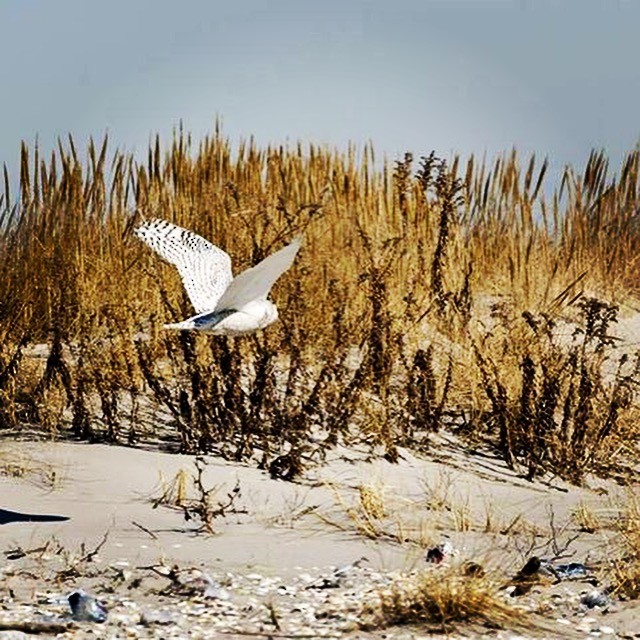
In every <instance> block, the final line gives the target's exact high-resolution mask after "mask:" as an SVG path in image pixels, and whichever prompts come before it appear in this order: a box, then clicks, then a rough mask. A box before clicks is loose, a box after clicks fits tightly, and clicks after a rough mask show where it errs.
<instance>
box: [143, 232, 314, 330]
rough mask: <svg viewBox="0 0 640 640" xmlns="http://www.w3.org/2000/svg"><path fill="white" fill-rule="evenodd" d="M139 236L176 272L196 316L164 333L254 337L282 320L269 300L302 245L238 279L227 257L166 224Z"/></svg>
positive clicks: (272, 257) (292, 246) (289, 247)
mask: <svg viewBox="0 0 640 640" xmlns="http://www.w3.org/2000/svg"><path fill="white" fill-rule="evenodd" d="M135 233H136V235H137V236H138V237H139V238H141V239H142V240H144V242H146V243H147V244H148V245H149V246H150V247H151V248H152V249H153V250H154V251H156V252H157V253H158V254H159V255H160V257H162V258H164V259H165V260H166V261H167V262H170V263H171V264H173V265H175V266H176V267H177V269H178V272H179V273H180V276H181V277H182V282H183V284H184V288H185V289H186V291H187V294H188V296H189V299H190V300H191V303H192V304H193V307H194V309H195V311H196V315H195V316H192V317H191V318H188V319H187V320H183V321H182V322H177V323H175V324H165V325H164V328H165V329H178V330H190V329H193V330H196V331H205V332H207V333H213V334H216V335H239V334H243V333H252V332H254V331H258V330H260V329H264V328H265V327H267V326H269V325H270V324H272V323H273V322H275V321H276V320H277V319H278V310H277V308H276V305H275V304H273V302H271V301H270V300H268V299H267V296H268V295H269V291H270V290H271V287H272V286H273V284H274V283H275V281H276V280H277V279H278V278H279V277H280V276H281V275H282V274H283V273H284V272H285V271H286V270H287V269H288V268H289V267H290V266H291V265H292V263H293V260H294V258H295V257H296V254H297V253H298V249H299V248H300V245H301V243H302V239H301V238H296V239H295V240H294V241H293V242H292V243H291V244H288V245H287V246H286V247H284V248H282V249H280V250H279V251H276V252H275V253H272V254H271V255H270V256H268V257H266V258H265V259H264V260H263V261H262V262H259V263H258V264H257V265H255V266H254V267H251V268H250V269H247V270H246V271H243V272H242V273H241V274H239V275H237V276H236V277H235V278H234V277H233V275H232V273H231V258H230V257H229V256H228V254H226V253H225V252H224V251H223V250H222V249H219V248H218V247H216V246H214V245H213V244H211V243H210V242H209V241H208V240H205V239H204V238H202V237H200V236H199V235H197V234H195V233H193V232H192V231H188V230H187V229H183V228H181V227H178V226H176V225H175V224H171V223H170V222H166V221H165V220H150V221H149V222H145V223H144V224H142V225H141V226H139V227H138V228H137V229H136V230H135Z"/></svg>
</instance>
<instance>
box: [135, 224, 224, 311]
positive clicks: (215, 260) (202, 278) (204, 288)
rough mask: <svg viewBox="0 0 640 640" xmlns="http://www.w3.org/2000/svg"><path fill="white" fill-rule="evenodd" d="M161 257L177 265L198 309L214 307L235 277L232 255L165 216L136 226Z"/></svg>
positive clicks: (208, 309)
mask: <svg viewBox="0 0 640 640" xmlns="http://www.w3.org/2000/svg"><path fill="white" fill-rule="evenodd" d="M135 233H136V235H137V236H138V237H139V238H140V239H141V240H143V241H144V242H146V243H147V244H148V245H149V246H150V247H151V248H152V249H153V250H154V251H155V252H156V253H157V254H158V255H159V256H160V257H161V258H163V259H164V260H166V261H167V262H170V263H171V264H173V265H175V266H176V267H177V269H178V272H179V273H180V276H181V278H182V283H183V284H184V288H185V290H186V292H187V295H188V296H189V299H190V300H191V303H192V304H193V307H194V309H195V310H196V313H202V312H204V311H213V310H214V309H215V308H216V305H217V304H218V301H219V300H220V298H221V297H222V295H223V294H224V292H225V290H226V288H227V287H228V286H229V283H230V282H231V281H232V280H233V274H232V272H231V258H230V257H229V255H228V254H227V253H225V252H224V251H223V250H222V249H219V248H218V247H216V246H215V245H213V244H211V243H210V242H209V241H208V240H205V239H204V238H202V237H201V236H199V235H198V234H196V233H193V232H192V231H189V230H187V229H183V228H182V227H178V226H176V225H175V224H172V223H170V222H167V221H165V220H157V219H156V220H150V221H149V222H145V223H144V224H142V225H141V226H139V227H138V228H137V229H136V230H135Z"/></svg>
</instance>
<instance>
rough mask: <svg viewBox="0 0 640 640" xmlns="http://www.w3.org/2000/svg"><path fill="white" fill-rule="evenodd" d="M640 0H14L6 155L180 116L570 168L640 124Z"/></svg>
mask: <svg viewBox="0 0 640 640" xmlns="http://www.w3.org/2000/svg"><path fill="white" fill-rule="evenodd" d="M638 33H640V0H627V1H623V0H601V1H595V0H555V1H551V0H529V1H523V0H520V1H518V0H395V1H393V2H392V1H391V0H384V1H383V0H219V1H216V0H211V1H207V0H184V1H183V2H176V1H175V0H170V1H169V0H133V1H132V0H109V2H98V1H97V0H56V1H55V2H52V1H51V0H4V1H3V2H1V3H0V60H1V63H0V114H1V115H2V118H1V120H0V164H2V163H6V165H7V167H8V169H9V172H10V175H11V176H12V177H13V176H15V177H16V178H17V168H18V158H19V148H20V141H21V140H25V141H26V142H28V143H29V144H33V142H34V141H35V140H36V137H37V139H38V142H39V145H40V148H41V150H42V151H43V152H45V153H47V152H50V150H51V149H52V148H54V147H55V145H56V140H57V139H58V137H60V136H63V137H66V135H67V134H68V133H72V134H73V136H74V139H75V141H76V143H77V144H78V145H79V146H84V145H85V144H86V142H87V140H88V138H89V136H93V137H94V138H97V139H101V138H102V136H103V135H104V133H105V132H108V133H109V136H110V140H111V141H112V147H111V148H112V150H113V149H115V147H118V148H120V149H122V150H125V151H130V152H133V153H135V154H136V155H137V157H139V158H141V159H144V158H145V156H146V149H147V145H148V143H149V140H150V139H151V137H152V136H154V135H155V134H156V133H159V134H160V136H161V140H164V141H167V142H168V141H170V138H171V132H172V131H173V130H174V128H176V127H177V126H178V125H179V123H180V122H181V121H182V122H183V125H184V128H185V130H187V131H190V132H191V133H192V137H193V138H194V140H196V141H197V140H198V139H199V138H200V137H201V136H203V135H205V134H206V133H210V132H211V131H212V130H213V127H214V123H215V120H216V118H220V119H221V120H222V125H223V132H224V133H225V134H226V135H227V136H228V137H229V138H230V139H231V141H232V142H233V143H234V144H237V142H238V141H239V140H240V139H241V138H247V137H249V136H251V135H253V136H254V137H255V139H256V141H257V142H258V143H259V144H261V145H266V144H270V143H271V144H283V143H295V142H297V141H299V140H300V141H303V142H313V143H317V144H326V145H329V146H332V147H339V148H346V146H347V145H348V144H349V143H350V142H351V143H354V144H356V145H357V146H358V147H359V148H362V146H363V145H364V144H366V143H367V142H372V143H373V146H374V149H375V150H376V154H377V156H378V157H381V156H384V155H386V156H387V157H388V158H390V159H395V158H398V157H399V156H400V155H401V154H403V153H404V152H405V151H411V152H412V153H414V155H415V156H416V157H418V156H420V155H427V154H428V153H429V152H430V151H431V150H435V151H436V152H437V153H438V154H439V155H442V156H444V157H449V156H451V154H453V153H460V154H462V155H463V156H465V157H466V156H468V155H469V154H470V153H475V154H476V155H480V156H482V155H483V154H486V155H487V157H489V158H491V157H493V155H494V154H496V153H498V152H501V151H505V150H506V151H508V150H510V149H511V148H512V147H513V146H515V147H516V148H518V149H519V150H520V151H521V152H523V153H524V154H528V153H531V152H535V153H536V154H537V155H539V156H549V158H550V160H551V163H552V168H554V167H555V169H556V171H557V172H559V170H560V169H561V167H562V166H564V165H565V164H567V163H570V164H573V165H574V166H576V167H578V168H579V167H581V166H583V165H584V162H585V161H586V159H587V157H588V154H589V151H590V150H591V149H592V148H597V149H600V148H603V149H604V150H605V151H606V152H607V153H608V155H609V156H610V157H611V159H612V161H613V163H614V164H615V165H617V164H619V162H620V160H621V158H622V157H623V155H624V153H625V152H627V151H629V150H631V149H633V148H634V146H636V145H637V144H638V140H639V139H640V37H639V36H638Z"/></svg>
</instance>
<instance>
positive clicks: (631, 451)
mask: <svg viewBox="0 0 640 640" xmlns="http://www.w3.org/2000/svg"><path fill="white" fill-rule="evenodd" d="M520 163H521V159H520V158H518V156H517V154H516V153H515V152H514V153H513V154H511V155H509V156H505V157H501V158H499V159H497V160H496V161H495V163H494V164H493V165H492V166H489V165H485V164H479V163H478V162H477V160H476V159H475V158H474V157H471V158H470V159H469V160H467V161H466V164H465V163H463V162H462V161H461V160H460V159H459V158H453V159H451V160H450V161H449V162H444V161H442V160H440V159H438V158H436V157H435V156H434V155H433V154H431V155H429V156H426V157H424V158H422V159H421V160H420V161H419V162H418V163H417V166H414V160H413V158H412V157H411V155H409V154H407V155H406V156H405V157H404V159H403V160H402V161H400V162H397V163H396V164H395V166H394V167H393V168H391V167H388V166H385V167H382V168H380V167H379V165H378V164H376V160H375V157H374V152H373V149H372V148H371V147H367V148H365V149H364V151H363V152H362V154H361V155H360V156H358V155H357V154H356V153H355V152H354V151H353V150H350V151H348V152H347V153H338V152H333V151H329V150H326V149H320V148H317V147H314V146H309V147H308V148H303V146H302V145H297V146H295V147H291V148H283V147H278V148H267V149H259V148H257V147H256V146H255V145H254V144H253V143H242V144H240V146H239V148H238V149H237V150H235V151H233V150H232V148H231V146H230V144H229V142H228V141H227V140H226V139H225V138H224V137H223V135H222V133H221V132H220V131H219V130H216V132H215V133H214V135H213V136H212V137H209V138H207V139H205V140H203V141H202V142H201V143H200V144H199V145H198V148H195V147H194V145H193V144H192V143H191V140H190V137H189V136H188V135H187V134H185V133H184V132H182V131H181V130H180V131H178V132H176V134H175V136H174V139H173V141H172V143H171V145H170V147H169V149H168V150H167V151H166V152H163V151H162V150H161V145H160V141H159V139H156V141H155V143H154V144H153V145H151V147H150V149H149V154H148V160H147V162H146V163H143V164H137V163H135V162H134V161H133V159H132V158H131V157H129V156H127V155H125V154H122V153H120V152H117V151H116V152H114V153H113V154H112V155H111V156H109V152H108V144H107V139H106V138H105V140H104V141H103V142H102V143H101V144H100V145H96V144H95V143H94V142H90V144H89V146H88V149H87V153H86V161H84V162H83V161H82V160H81V154H80V153H79V152H78V150H77V149H76V145H75V143H74V141H73V139H72V138H69V140H68V141H67V142H66V143H62V142H61V143H60V145H59V149H58V150H57V152H55V153H54V154H52V156H51V157H50V158H49V159H44V158H42V157H41V156H40V152H39V150H38V149H37V148H35V149H28V148H27V147H26V146H24V145H23V147H22V153H21V172H20V193H19V194H18V198H14V197H13V195H12V194H11V193H10V191H9V186H10V179H9V176H8V174H7V171H6V168H5V171H4V183H5V184H4V194H2V195H0V230H1V231H0V234H1V235H0V249H1V250H2V254H3V261H2V266H1V267H0V270H1V273H0V429H4V430H22V429H25V428H32V427H33V426H34V425H36V426H38V427H39V428H42V429H44V430H46V431H47V432H49V433H51V434H61V435H63V436H68V435H73V436H74V437H77V438H82V439H86V440H91V441H94V440H98V439H99V440H107V441H110V442H124V443H135V442H138V441H140V440H148V439H152V438H154V439H160V440H161V441H163V442H164V443H165V444H167V446H173V442H174V441H175V440H177V441H178V442H179V445H178V446H179V449H180V450H181V451H183V452H215V453H217V454H219V455H222V456H224V457H226V458H228V459H234V460H253V462H254V463H255V464H258V465H261V466H262V467H264V468H265V469H273V465H274V464H276V462H278V469H279V468H280V466H282V465H281V464H279V463H282V462H283V461H286V463H287V465H286V467H287V468H286V470H285V471H283V472H278V473H275V472H274V473H275V476H277V477H282V478H285V479H292V478H295V477H296V475H298V474H299V473H300V472H301V471H302V470H303V469H304V468H305V466H306V465H308V464H309V463H313V462H317V461H321V460H322V459H323V456H324V453H325V452H326V450H327V448H328V447H332V446H334V445H335V444H337V443H339V442H344V443H353V442H360V443H362V442H364V443H367V444H370V445H372V446H373V445H377V446H380V447H382V449H383V451H384V455H385V457H386V458H387V459H388V460H391V461H394V460H397V459H398V447H400V446H404V447H411V448H415V449H425V448H428V447H429V446H430V441H431V434H433V433H434V432H437V431H438V430H440V429H442V428H444V427H446V428H449V429H455V430H457V431H459V432H460V433H461V434H464V435H465V436H467V437H469V438H471V439H476V440H477V439H478V438H483V439H485V440H488V442H490V443H491V444H493V445H494V446H495V447H497V449H498V450H499V451H500V453H501V455H502V456H503V457H504V459H505V460H506V461H507V462H508V463H509V464H510V465H512V466H514V467H517V468H518V469H521V470H522V472H523V473H524V474H526V475H528V476H529V477H533V476H535V475H538V474H544V473H547V472H551V473H555V474H560V475H562V476H564V477H567V478H569V479H571V480H573V481H580V480H581V478H582V477H583V476H584V474H585V473H587V472H589V471H593V470H596V471H599V472H615V473H619V472H621V470H622V471H624V470H625V469H626V468H627V467H626V466H625V465H626V464H628V463H629V461H630V460H631V461H632V460H634V459H636V460H637V437H638V430H637V427H635V425H636V424H637V420H636V419H635V417H636V414H637V402H636V398H635V391H636V381H637V373H638V371H637V369H638V365H637V362H636V361H635V360H634V359H633V358H627V359H625V358H622V359H620V360H619V361H615V362H613V367H612V369H611V367H609V369H611V371H612V372H609V373H607V372H608V371H609V369H607V367H608V366H609V365H608V364H607V362H608V361H610V360H611V340H612V338H611V335H610V331H611V327H612V326H613V324H614V322H615V319H616V313H617V309H616V307H615V306H614V303H615V302H618V301H620V300H622V299H624V298H625V297H627V296H629V295H631V294H632V293H633V292H634V287H635V286H636V284H635V283H636V282H637V261H636V260H635V256H636V255H637V253H638V248H640V242H639V235H638V228H637V220H636V218H637V211H638V210H639V206H640V203H639V197H640V196H639V195H638V194H639V191H638V186H639V171H638V169H639V165H640V151H638V150H636V151H633V152H631V153H629V155H628V156H627V158H626V159H625V161H624V163H623V165H622V168H621V170H620V171H619V173H618V175H617V177H615V178H612V177H610V176H609V174H608V164H607V160H606V158H605V157H604V155H603V154H600V153H594V154H592V155H591V157H590V158H589V161H588V163H587V165H586V168H585V170H584V172H583V174H582V175H578V174H577V173H576V172H575V171H573V170H572V169H567V170H566V171H565V173H564V175H563V177H562V181H561V185H560V188H559V189H558V191H557V192H556V193H555V194H554V195H552V196H548V195H547V196H545V189H544V180H545V174H546V171H547V163H546V161H545V162H544V163H542V164H541V165H540V164H539V163H537V162H536V160H535V158H531V159H530V161H529V162H528V163H527V164H526V168H525V169H524V170H523V169H521V166H520ZM547 192H548V191H547ZM143 217H161V218H166V219H170V220H172V221H173V222H176V223H177V224H180V225H183V226H185V227H188V228H190V229H194V230H195V231H196V232H199V233H201V234H202V235H204V236H205V237H207V238H210V239H211V240H212V241H214V242H215V243H216V244H218V245H220V246H221V247H223V248H224V249H225V250H226V251H228V252H229V253H230V255H232V256H233V257H234V261H235V269H236V270H238V269H241V268H243V267H245V266H247V265H248V264H250V263H255V262H256V261H258V260H260V259H261V258H263V257H264V256H266V255H267V254H268V253H270V252H271V251H273V250H274V249H275V248H277V247H279V246H281V245H282V244H283V243H284V242H285V241H287V240H288V239H290V238H291V237H292V236H294V235H296V234H299V233H304V236H305V245H304V248H303V251H302V252H301V254H300V257H299V259H298V261H297V262H296V264H295V265H294V268H293V269H292V271H291V272H290V273H289V274H287V275H286V276H285V277H283V279H282V281H281V282H279V283H278V287H277V290H276V291H275V296H276V297H277V300H278V304H279V307H280V309H281V319H282V321H281V322H280V323H279V324H278V325H277V326H274V327H271V328H270V329H269V330H268V331H266V332H264V333H262V334H259V335H256V336H252V337H249V338H243V339H225V338H210V337H206V336H204V337H203V336H194V335H189V334H179V335H176V334H169V333H166V332H163V331H161V330H160V329H159V327H160V325H161V324H162V322H164V321H166V320H174V319H178V318H179V317H185V316H186V315H188V313H189V308H188V302H187V300H186V298H185V295H184V293H183V292H182V288H181V285H180V282H179V280H178V278H177V276H176V274H175V273H173V272H172V270H171V269H170V268H168V267H167V268H165V267H164V266H158V264H157V261H156V260H155V258H154V257H153V256H151V255H150V253H149V252H147V251H146V250H145V249H144V247H142V246H141V245H140V243H138V242H137V241H136V239H135V237H134V236H133V234H132V229H133V227H134V226H135V225H136V224H137V223H138V222H139V221H140V220H141V219H142V218H143ZM584 292H590V294H591V297H586V296H585V295H584ZM593 294H596V296H597V297H593ZM603 300H612V301H613V302H603ZM491 308H493V312H491V311H490V309H491ZM563 317H567V318H568V319H569V320H572V321H574V324H573V325H571V327H572V329H571V331H572V332H573V334H574V340H573V341H565V342H563V341H562V340H561V339H559V337H558V334H557V329H556V327H555V326H554V325H555V323H557V322H558V321H559V320H560V319H561V318H563ZM41 345H45V346H44V347H41ZM38 349H40V350H41V351H40V352H39V353H44V357H41V356H39V357H34V356H33V352H34V350H38ZM150 414H151V415H152V416H153V417H154V419H150V417H149V416H150ZM158 415H162V416H163V420H164V421H165V423H167V426H168V428H169V431H167V430H166V429H165V430H164V431H161V430H160V429H159V427H158V428H156V427H154V425H156V424H157V423H158V421H157V420H155V417H156V416H158Z"/></svg>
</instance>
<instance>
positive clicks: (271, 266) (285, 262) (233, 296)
mask: <svg viewBox="0 0 640 640" xmlns="http://www.w3.org/2000/svg"><path fill="white" fill-rule="evenodd" d="M301 244H302V238H296V239H295V240H294V241H293V242H292V243H291V244H288V245H287V246H286V247H284V248H282V249H280V250H279V251H276V252H275V253H272V254H271V255H270V256H267V257H266V258H265V259H264V260H263V261H262V262H259V263H258V264H257V265H255V266H254V267H251V268H250V269H247V270H246V271H243V272H242V273H241V274H239V275H238V276H236V277H235V278H234V279H233V280H232V281H231V284H230V285H229V286H228V287H227V289H226V291H225V292H224V294H223V295H222V297H221V298H220V299H219V300H218V304H217V305H216V309H215V310H216V311H221V310H223V309H240V308H241V307H243V306H244V305H245V304H247V303H249V302H252V301H253V300H260V299H263V298H266V297H267V296H268V295H269V291H270V290H271V287H272V286H273V285H274V283H275V281H276V280H277V279H278V278H279V277H280V276H281V275H282V274H283V273H284V272H285V271H286V270H287V269H288V268H289V267H290V266H291V265H292V264H293V260H294V259H295V257H296V254H297V253H298V249H300V246H301Z"/></svg>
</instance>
